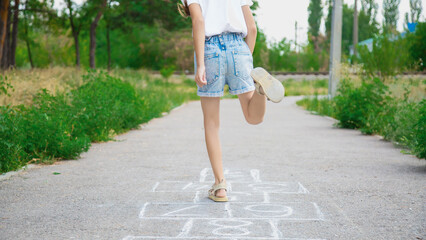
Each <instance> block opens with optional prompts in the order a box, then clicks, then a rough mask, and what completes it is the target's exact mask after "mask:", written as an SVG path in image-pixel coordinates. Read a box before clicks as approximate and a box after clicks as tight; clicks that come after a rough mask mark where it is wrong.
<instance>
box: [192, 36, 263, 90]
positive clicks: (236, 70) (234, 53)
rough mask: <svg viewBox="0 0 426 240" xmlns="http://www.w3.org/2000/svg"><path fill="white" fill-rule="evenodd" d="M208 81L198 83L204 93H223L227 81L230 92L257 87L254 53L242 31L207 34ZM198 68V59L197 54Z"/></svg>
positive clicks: (206, 64) (206, 61) (206, 63)
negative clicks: (252, 72)
mask: <svg viewBox="0 0 426 240" xmlns="http://www.w3.org/2000/svg"><path fill="white" fill-rule="evenodd" d="M204 64H205V66H206V78H207V85H204V86H202V87H199V86H198V85H197V88H198V90H197V95H198V96H200V97H221V96H223V94H224V92H223V91H224V90H223V89H224V87H225V84H227V85H228V86H229V93H230V94H233V95H237V94H242V93H246V92H250V91H253V90H255V86H254V81H253V79H252V78H251V76H250V72H251V70H252V69H253V56H252V54H251V51H250V49H249V47H248V45H247V43H246V42H245V41H244V39H243V37H242V34H241V33H222V34H220V35H215V36H212V37H206V41H205V48H204ZM194 65H195V72H197V60H196V57H195V54H194Z"/></svg>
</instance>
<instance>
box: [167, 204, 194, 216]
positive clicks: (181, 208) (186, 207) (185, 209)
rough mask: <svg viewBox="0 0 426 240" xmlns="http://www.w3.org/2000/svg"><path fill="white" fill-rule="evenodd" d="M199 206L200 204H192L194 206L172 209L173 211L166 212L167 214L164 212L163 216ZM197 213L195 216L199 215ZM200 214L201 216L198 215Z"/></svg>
mask: <svg viewBox="0 0 426 240" xmlns="http://www.w3.org/2000/svg"><path fill="white" fill-rule="evenodd" d="M191 204H192V203H191ZM197 207H199V205H192V206H189V207H186V208H181V209H178V210H176V211H171V212H168V213H165V214H163V216H170V215H172V214H174V213H178V212H182V211H185V210H189V209H193V208H197ZM197 215H198V214H197ZM197 215H194V216H197ZM182 216H185V215H182ZM191 216H192V214H191ZM198 216H200V215H198Z"/></svg>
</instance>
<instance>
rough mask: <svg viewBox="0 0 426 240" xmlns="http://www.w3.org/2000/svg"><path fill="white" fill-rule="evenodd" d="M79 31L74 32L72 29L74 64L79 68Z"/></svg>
mask: <svg viewBox="0 0 426 240" xmlns="http://www.w3.org/2000/svg"><path fill="white" fill-rule="evenodd" d="M78 35H79V32H78V31H77V32H75V33H74V30H73V36H74V47H75V65H76V66H77V67H78V68H79V67H80V41H79V40H78Z"/></svg>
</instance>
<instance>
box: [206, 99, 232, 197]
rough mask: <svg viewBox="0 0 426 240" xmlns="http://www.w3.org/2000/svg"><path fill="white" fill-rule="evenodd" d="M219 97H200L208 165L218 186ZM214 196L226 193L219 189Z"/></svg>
mask: <svg viewBox="0 0 426 240" xmlns="http://www.w3.org/2000/svg"><path fill="white" fill-rule="evenodd" d="M219 106H220V98H219V97H201V107H202V109H203V115H204V133H205V139H206V146H207V152H208V154H209V159H210V164H211V165H212V169H213V174H214V176H215V184H218V183H219V182H220V181H221V180H222V179H224V176H223V164H222V148H221V146H220V138H219V126H220V118H219ZM216 196H218V197H225V196H226V191H225V190H224V189H219V190H218V191H216Z"/></svg>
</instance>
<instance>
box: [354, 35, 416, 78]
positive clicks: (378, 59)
mask: <svg viewBox="0 0 426 240" xmlns="http://www.w3.org/2000/svg"><path fill="white" fill-rule="evenodd" d="M392 38H393V39H392ZM359 55H360V63H362V64H363V68H364V70H365V71H366V73H367V74H368V75H370V76H376V74H378V75H379V76H380V77H381V78H382V79H386V78H388V77H391V76H395V75H396V74H398V73H400V72H402V71H403V70H405V68H406V67H407V66H406V65H407V61H408V58H409V55H408V49H407V41H406V39H402V38H396V37H393V36H392V35H389V34H382V35H379V36H377V37H376V38H374V39H373V45H372V49H371V51H370V49H368V47H367V46H366V45H364V46H360V47H359Z"/></svg>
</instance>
